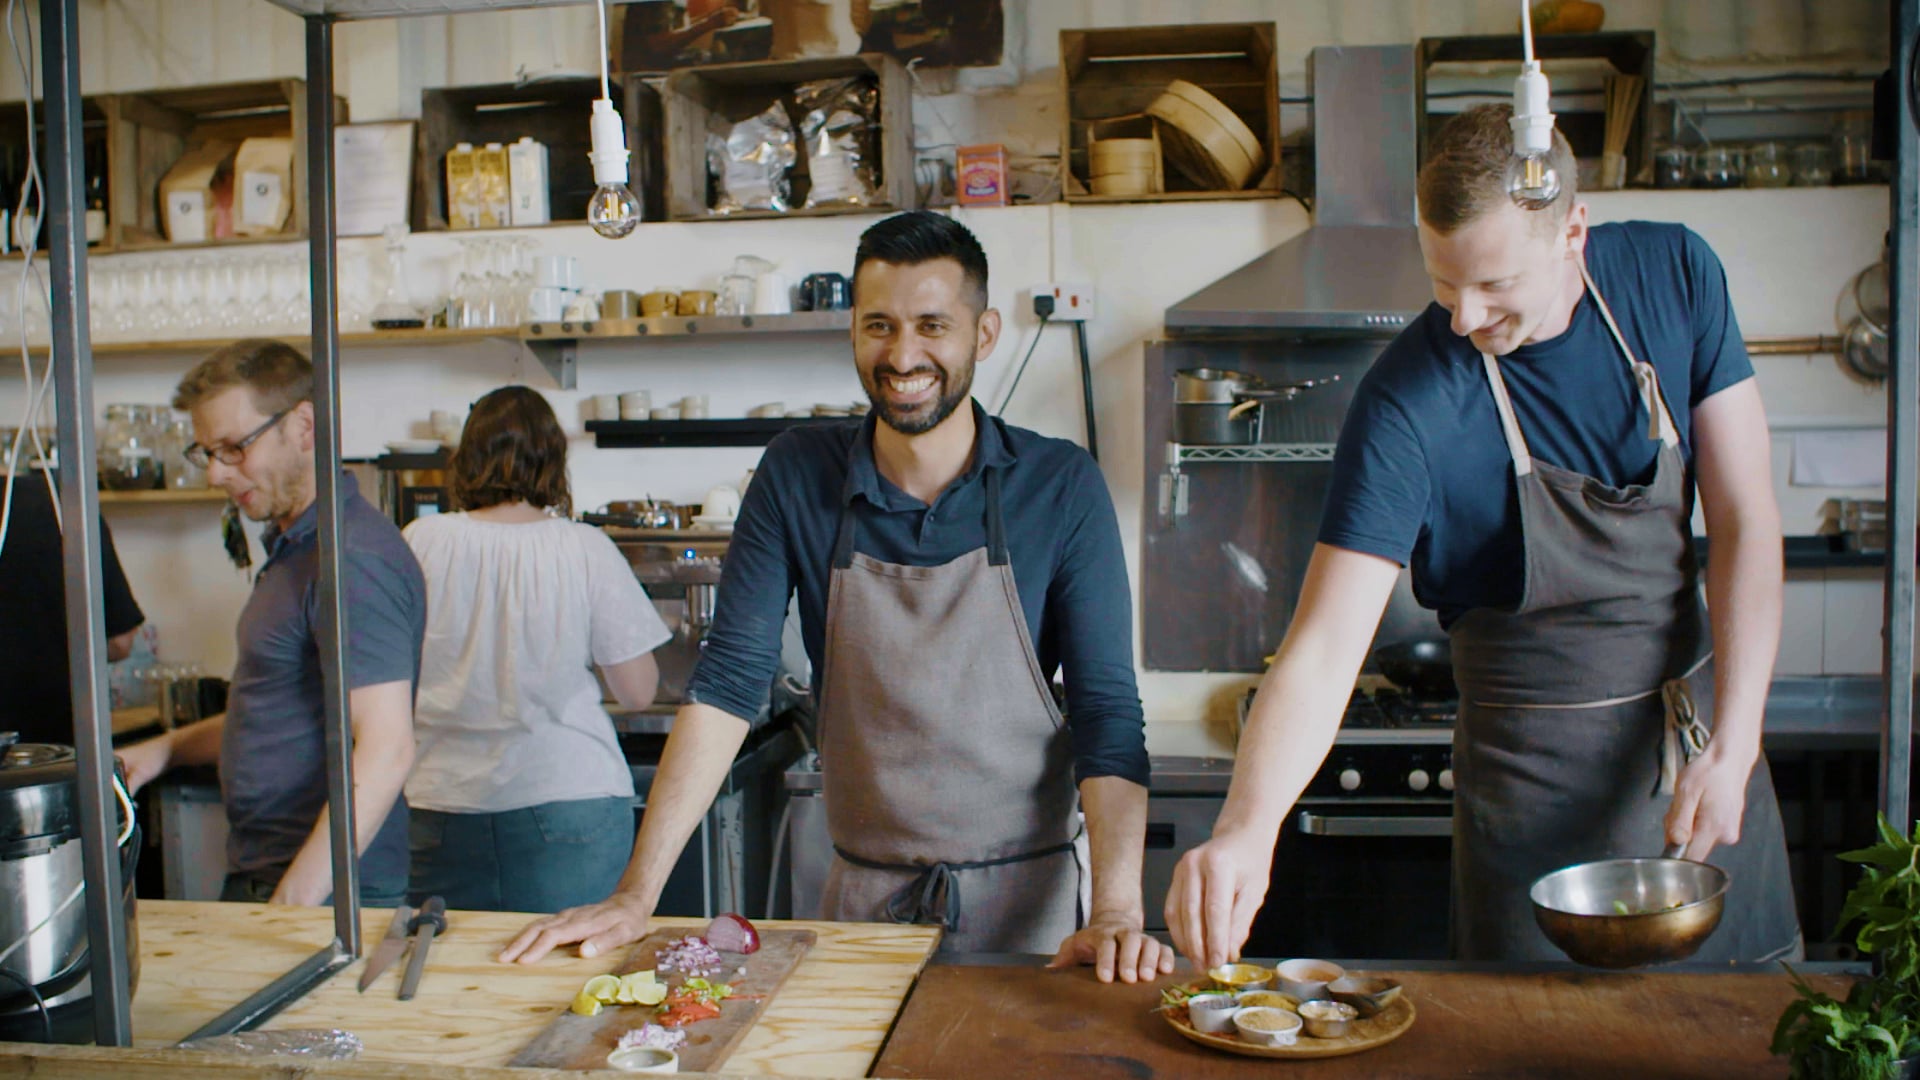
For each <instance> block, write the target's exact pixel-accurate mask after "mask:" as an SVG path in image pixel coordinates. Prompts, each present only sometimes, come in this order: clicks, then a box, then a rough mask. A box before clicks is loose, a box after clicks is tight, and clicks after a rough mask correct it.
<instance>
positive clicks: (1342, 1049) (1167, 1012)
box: [1160, 981, 1414, 1058]
mask: <svg viewBox="0 0 1920 1080" xmlns="http://www.w3.org/2000/svg"><path fill="white" fill-rule="evenodd" d="M1208 985H1210V984H1208V983H1206V982H1204V981H1202V982H1197V983H1194V984H1193V985H1192V986H1190V987H1189V989H1195V990H1198V989H1204V988H1205V987H1206V986H1208ZM1160 1015H1162V1016H1164V1017H1166V1019H1167V1023H1169V1024H1172V1025H1173V1030H1175V1031H1177V1032H1179V1033H1180V1034H1182V1035H1184V1036H1186V1037H1187V1038H1189V1039H1191V1040H1193V1041H1194V1042H1197V1043H1199V1044H1200V1045H1201V1046H1210V1047H1212V1048H1213V1049H1215V1050H1225V1051H1226V1052H1228V1053H1230V1054H1244V1055H1246V1056H1247V1057H1261V1058H1330V1057H1345V1056H1346V1055H1348V1054H1358V1053H1362V1052H1364V1051H1367V1050H1372V1049H1373V1048H1375V1047H1377V1046H1385V1045H1387V1044H1388V1043H1390V1042H1392V1041H1393V1040H1395V1039H1397V1038H1399V1037H1400V1036H1402V1035H1404V1034H1406V1032H1407V1029H1408V1028H1410V1027H1412V1026H1413V1016H1414V1008H1413V1002H1412V1001H1410V1000H1408V998H1407V992H1406V990H1404V989H1402V990H1401V991H1400V996H1399V997H1397V998H1394V999H1393V1004H1391V1005H1388V1006H1387V1007H1386V1008H1385V1009H1383V1010H1381V1011H1380V1012H1379V1013H1378V1014H1376V1015H1374V1016H1369V1017H1365V1018H1363V1019H1359V1020H1355V1021H1354V1022H1353V1025H1352V1026H1351V1027H1349V1028H1348V1029H1347V1033H1346V1034H1345V1035H1342V1036H1341V1037H1339V1038H1337V1039H1316V1038H1314V1037H1313V1036H1311V1035H1308V1034H1307V1033H1306V1032H1305V1031H1304V1030H1302V1031H1301V1033H1300V1037H1299V1039H1298V1040H1296V1041H1295V1042H1294V1044H1293V1045H1292V1046H1261V1045H1259V1044H1257V1043H1250V1042H1248V1041H1246V1040H1245V1039H1242V1038H1240V1036H1239V1035H1238V1034H1231V1035H1229V1034H1221V1035H1211V1034H1208V1033H1207V1032H1204V1031H1201V1030H1199V1029H1198V1028H1196V1027H1194V1026H1193V1024H1191V1023H1190V1022H1188V1020H1187V1010H1186V1006H1184V1005H1182V1006H1181V1007H1179V1008H1177V1009H1175V1008H1171V1007H1169V1008H1163V1009H1162V1010H1161V1011H1160Z"/></svg>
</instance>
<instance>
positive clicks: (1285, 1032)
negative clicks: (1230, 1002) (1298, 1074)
mask: <svg viewBox="0 0 1920 1080" xmlns="http://www.w3.org/2000/svg"><path fill="white" fill-rule="evenodd" d="M1300 1024H1301V1019H1300V1016H1299V1015H1298V1014H1297V1013H1293V1012H1289V1011H1288V1010H1286V1009H1272V1008H1267V1007H1265V1006H1259V1007H1256V1008H1252V1009H1241V1010H1240V1011H1239V1012H1237V1013H1234V1014H1233V1026H1234V1029H1235V1030H1237V1031H1239V1032H1240V1037H1241V1038H1243V1039H1245V1040H1247V1041H1248V1042H1250V1043H1257V1044H1259V1045H1261V1046H1291V1045H1293V1042H1294V1040H1295V1039H1297V1038H1299V1037H1300Z"/></svg>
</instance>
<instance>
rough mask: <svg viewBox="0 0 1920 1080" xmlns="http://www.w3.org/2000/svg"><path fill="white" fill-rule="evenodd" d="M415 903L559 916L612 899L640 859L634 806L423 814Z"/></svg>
mask: <svg viewBox="0 0 1920 1080" xmlns="http://www.w3.org/2000/svg"><path fill="white" fill-rule="evenodd" d="M408 838H409V840H410V841H411V844H412V848H413V870H412V875H411V878H410V879H409V881H408V883H407V896H408V899H409V900H410V902H412V903H415V904H418V903H420V902H421V901H422V900H424V899H425V898H427V897H429V896H439V897H443V898H445V900H446V902H447V906H448V907H450V908H458V909H460V910H463V911H528V912H555V911H559V910H560V909H561V908H569V907H577V906H579V905H581V904H592V903H597V902H599V901H601V900H605V899H606V898H607V896H608V894H609V893H611V892H613V888H614V886H615V885H618V884H619V883H620V875H621V874H622V873H624V872H625V871H626V868H627V859H628V858H629V857H630V856H631V855H632V854H633V803H632V800H630V799H624V798H605V799H575V800H569V801H566V802H550V803H542V804H541V805H539V806H529V807H527V808H525V809H523V810H505V811H502V812H500V813H497V814H448V813H441V812H439V811H436V810H422V809H419V808H418V807H415V808H414V810H413V818H412V820H411V821H410V822H409V824H408Z"/></svg>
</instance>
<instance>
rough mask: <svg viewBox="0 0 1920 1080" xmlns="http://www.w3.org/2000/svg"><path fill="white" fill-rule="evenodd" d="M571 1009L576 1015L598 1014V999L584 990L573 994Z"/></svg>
mask: <svg viewBox="0 0 1920 1080" xmlns="http://www.w3.org/2000/svg"><path fill="white" fill-rule="evenodd" d="M573 1011H574V1013H575V1015H578V1016H598V1015H600V999H599V998H597V997H594V996H593V995H592V994H589V993H587V992H586V991H585V990H582V991H580V992H579V993H578V994H575V995H573Z"/></svg>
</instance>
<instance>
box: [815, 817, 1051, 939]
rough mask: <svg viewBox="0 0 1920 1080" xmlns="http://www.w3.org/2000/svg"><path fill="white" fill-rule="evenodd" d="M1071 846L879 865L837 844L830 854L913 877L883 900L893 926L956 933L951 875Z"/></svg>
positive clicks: (956, 898)
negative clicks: (924, 925)
mask: <svg viewBox="0 0 1920 1080" xmlns="http://www.w3.org/2000/svg"><path fill="white" fill-rule="evenodd" d="M1075 839H1076V840H1077V839H1078V837H1077V836H1076V837H1075ZM1073 845H1074V840H1068V841H1066V842H1065V843H1060V844H1055V845H1053V846H1052V847H1046V848H1041V849H1040V850H1038V851H1028V852H1023V853H1021V854H1018V855H1006V856H1002V857H1001V858H998V859H981V860H979V861H977V862H936V863H890V862H880V861H878V860H876V859H864V858H861V857H860V856H858V855H854V854H852V853H850V852H848V851H847V850H846V849H845V848H842V847H841V846H840V845H838V844H835V845H833V853H834V854H835V855H838V856H840V857H841V858H842V859H845V860H846V861H847V862H849V863H851V864H853V865H854V866H857V867H859V868H861V869H862V870H903V871H906V872H908V873H911V874H913V875H914V879H913V880H912V881H909V882H907V883H906V884H905V885H902V886H901V887H900V888H899V889H897V890H895V891H894V894H893V895H892V896H889V897H888V898H887V917H888V918H890V919H892V920H893V921H894V922H897V923H913V924H921V923H932V922H938V923H939V924H940V925H941V926H943V927H945V928H946V930H947V931H948V932H949V933H955V934H957V933H959V932H960V879H959V878H958V877H956V876H955V875H956V874H958V873H959V872H960V871H962V870H985V869H987V868H989V867H994V866H1010V865H1012V864H1013V863H1022V862H1030V861H1032V860H1034V859H1045V858H1048V857H1049V856H1053V855H1062V854H1065V853H1067V852H1070V851H1072V850H1073Z"/></svg>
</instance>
